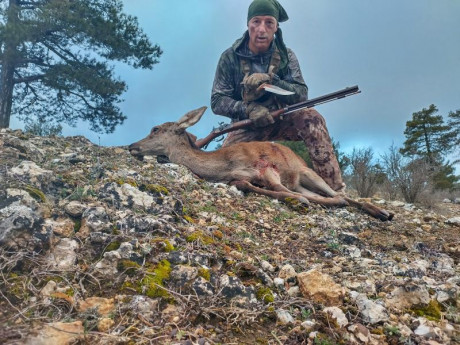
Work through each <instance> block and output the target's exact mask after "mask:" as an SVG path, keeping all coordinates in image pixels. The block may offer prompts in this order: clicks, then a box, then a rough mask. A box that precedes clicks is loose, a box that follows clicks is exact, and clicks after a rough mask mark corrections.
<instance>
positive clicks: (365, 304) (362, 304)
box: [350, 291, 389, 324]
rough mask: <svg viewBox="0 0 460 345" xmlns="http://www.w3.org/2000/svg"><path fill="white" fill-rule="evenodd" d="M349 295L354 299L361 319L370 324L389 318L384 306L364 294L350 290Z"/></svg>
mask: <svg viewBox="0 0 460 345" xmlns="http://www.w3.org/2000/svg"><path fill="white" fill-rule="evenodd" d="M350 295H351V297H352V298H353V299H354V300H355V302H356V304H357V306H358V309H359V311H360V312H361V315H362V316H363V320H364V321H366V322H369V323H371V324H375V323H378V322H381V321H387V320H388V319H389V316H388V312H387V310H386V309H385V307H384V306H382V305H381V304H378V303H376V302H374V301H371V300H369V299H368V298H367V297H366V295H364V294H360V293H356V292H355V291H352V293H350Z"/></svg>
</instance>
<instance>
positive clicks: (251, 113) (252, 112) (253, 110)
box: [246, 103, 275, 127]
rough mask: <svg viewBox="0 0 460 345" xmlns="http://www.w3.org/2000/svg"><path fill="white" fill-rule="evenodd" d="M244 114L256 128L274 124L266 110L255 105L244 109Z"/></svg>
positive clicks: (261, 106) (251, 104) (252, 104)
mask: <svg viewBox="0 0 460 345" xmlns="http://www.w3.org/2000/svg"><path fill="white" fill-rule="evenodd" d="M246 114H247V115H248V117H249V119H250V120H251V121H252V122H253V124H254V126H256V127H265V126H268V125H271V124H272V123H274V122H275V120H273V117H272V116H271V115H270V111H269V110H268V108H266V107H264V106H263V105H260V104H257V103H250V104H249V105H248V107H247V108H246Z"/></svg>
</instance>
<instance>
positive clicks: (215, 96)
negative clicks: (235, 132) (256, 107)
mask: <svg viewBox="0 0 460 345" xmlns="http://www.w3.org/2000/svg"><path fill="white" fill-rule="evenodd" d="M235 69H236V66H235V64H234V63H232V61H231V58H230V56H229V54H228V53H226V52H224V53H223V54H222V56H221V57H220V60H219V63H218V65H217V69H216V75H215V77H214V83H213V86H212V93H211V109H212V111H213V112H214V113H215V114H217V115H223V116H227V117H229V118H231V119H232V120H235V121H238V120H243V119H246V118H247V115H246V106H245V105H244V104H243V101H242V100H241V99H235V98H236V97H235V94H236V86H235V85H234V78H233V76H234V74H235Z"/></svg>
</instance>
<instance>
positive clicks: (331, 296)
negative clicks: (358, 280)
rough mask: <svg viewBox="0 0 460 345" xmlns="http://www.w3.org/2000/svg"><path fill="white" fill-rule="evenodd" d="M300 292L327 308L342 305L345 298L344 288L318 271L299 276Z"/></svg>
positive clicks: (303, 273) (314, 270) (313, 270)
mask: <svg viewBox="0 0 460 345" xmlns="http://www.w3.org/2000/svg"><path fill="white" fill-rule="evenodd" d="M297 280H298V282H299V287H300V292H301V293H302V295H303V296H304V297H306V298H311V299H313V300H314V301H315V302H317V303H322V304H324V305H327V306H333V305H337V304H341V303H342V300H343V297H344V288H343V287H342V286H340V285H339V284H337V283H335V282H334V280H333V279H332V278H331V277H330V276H329V275H327V274H323V273H321V272H319V271H318V270H316V269H312V270H310V271H307V272H302V273H299V274H298V275H297Z"/></svg>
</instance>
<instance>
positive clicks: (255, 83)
mask: <svg viewBox="0 0 460 345" xmlns="http://www.w3.org/2000/svg"><path fill="white" fill-rule="evenodd" d="M271 79H272V78H271V76H270V74H268V73H253V74H251V75H249V76H248V75H247V76H245V77H244V79H243V82H242V84H243V100H244V101H245V102H252V101H255V100H256V99H259V98H260V97H262V96H263V95H264V94H265V90H264V89H262V88H259V86H260V85H262V84H265V83H269V82H270V80H271Z"/></svg>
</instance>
